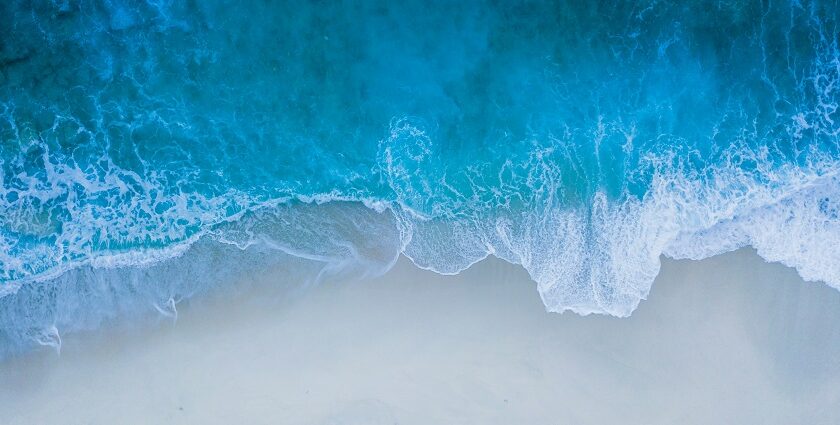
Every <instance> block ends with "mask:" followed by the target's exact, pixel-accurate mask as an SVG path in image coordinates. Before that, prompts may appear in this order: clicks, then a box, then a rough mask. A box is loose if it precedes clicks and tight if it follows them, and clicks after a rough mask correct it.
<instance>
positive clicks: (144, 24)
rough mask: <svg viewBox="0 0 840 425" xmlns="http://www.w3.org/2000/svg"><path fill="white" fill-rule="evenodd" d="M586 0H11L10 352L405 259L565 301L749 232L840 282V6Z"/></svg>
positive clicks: (803, 267) (751, 240) (605, 310)
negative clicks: (493, 260) (513, 270)
mask: <svg viewBox="0 0 840 425" xmlns="http://www.w3.org/2000/svg"><path fill="white" fill-rule="evenodd" d="M579 3H580V2H573V1H531V2H516V4H513V3H511V4H506V2H501V3H497V2H479V1H475V2H461V3H458V4H453V3H452V2H431V3H430V2H419V1H418V2H415V1H408V2H403V3H402V4H392V3H389V2H382V1H347V2H340V3H339V2H336V3H331V4H319V3H317V2H304V3H303V4H295V5H292V4H285V3H284V2H281V4H272V5H267V4H262V3H260V2H250V1H246V2H241V3H237V4H229V3H227V2H223V1H216V0H214V1H207V2H178V1H161V0H156V1H152V0H147V1H145V2H129V1H125V2H122V1H93V0H78V1H69V0H68V1H51V2H26V1H7V2H3V4H2V5H0V16H4V17H7V19H3V20H2V21H0V34H2V37H0V40H2V41H0V169H1V170H2V172H0V345H2V346H3V347H6V348H4V349H3V350H4V351H15V350H18V349H21V348H25V347H27V346H31V345H33V344H43V345H53V346H56V347H58V346H60V341H61V337H60V335H61V334H63V333H65V332H72V331H77V330H83V329H94V328H97V327H99V326H101V325H102V324H103V323H106V322H108V321H112V320H115V319H118V318H125V317H128V316H134V315H142V314H146V313H149V312H154V311H157V312H159V313H160V314H164V315H171V316H174V315H176V314H177V310H176V305H177V304H178V303H179V302H181V301H182V300H185V299H188V298H190V297H193V296H196V295H198V294H201V293H203V292H206V291H208V290H210V289H212V288H217V287H220V286H224V285H226V284H228V282H232V281H235V280H236V279H237V277H238V276H241V275H242V274H244V273H249V272H253V271H255V270H260V269H266V268H282V269H283V270H286V274H285V275H286V276H287V277H288V281H289V283H290V284H295V285H304V286H305V285H311V284H315V283H317V282H319V281H321V279H323V278H324V277H325V276H328V275H336V274H342V275H346V276H351V277H369V276H376V275H381V274H383V273H384V272H386V271H387V270H389V269H390V268H391V267H392V266H393V265H394V264H395V263H396V261H397V259H398V258H399V256H400V255H404V256H406V257H408V258H409V259H411V261H412V262H413V263H414V264H415V265H417V266H418V267H421V268H424V269H429V270H433V271H436V272H438V273H444V274H456V273H459V272H461V271H463V270H465V269H466V268H468V267H470V266H471V265H472V264H474V263H476V262H478V261H480V260H482V259H484V258H485V257H487V256H490V255H492V256H496V257H499V258H501V259H503V260H505V261H508V262H510V263H513V264H519V265H521V266H522V267H524V269H525V270H526V271H527V272H528V274H529V275H530V277H531V278H532V279H533V280H534V281H535V282H536V286H537V290H538V291H539V294H540V296H541V297H542V300H543V303H544V304H545V306H546V308H547V309H548V310H549V311H552V312H563V311H567V310H569V311H573V312H575V313H579V314H590V313H600V314H610V315H614V316H619V317H626V316H629V315H630V314H631V313H632V312H633V310H634V309H636V308H637V307H638V305H639V303H640V301H641V300H643V299H645V298H646V297H647V295H648V293H649V291H650V287H651V284H652V282H653V280H654V279H655V277H656V276H657V274H658V272H659V267H660V258H661V257H662V256H666V257H670V258H675V259H703V258H707V257H710V256H713V255H717V254H720V253H724V252H728V251H733V250H736V249H738V248H741V247H745V246H750V247H753V248H755V249H756V251H757V252H758V254H759V255H760V256H762V257H763V258H764V259H766V260H768V261H773V262H780V263H782V264H785V265H787V266H790V267H793V268H795V269H796V270H797V271H798V273H799V274H800V275H801V276H802V277H803V278H804V279H806V280H810V281H821V282H824V283H825V284H827V285H830V286H832V287H834V288H837V289H840V250H838V247H837V241H840V112H838V110H837V109H838V104H840V44H838V43H840V31H838V28H837V22H838V20H839V19H840V5H838V3H837V2H832V1H812V2H799V1H783V2H758V1H740V2H729V3H727V4H722V3H720V2H711V1H709V2H706V1H696V2H684V3H683V4H664V3H659V2H656V1H650V2H617V3H611V2H605V3H603V4H595V3H593V4H579Z"/></svg>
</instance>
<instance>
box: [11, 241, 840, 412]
mask: <svg viewBox="0 0 840 425" xmlns="http://www.w3.org/2000/svg"><path fill="white" fill-rule="evenodd" d="M264 280H267V281H272V280H273V281H280V280H282V276H266V277H264ZM272 286H273V287H274V288H276V287H277V285H251V286H248V289H247V291H243V292H242V293H240V294H237V295H235V296H232V295H231V294H225V295H224V296H222V295H217V296H215V297H212V298H205V299H204V300H203V301H199V302H193V303H192V304H191V305H189V306H182V307H181V308H180V317H179V318H178V320H177V322H176V323H175V324H172V323H170V322H162V323H161V324H160V325H157V326H146V327H145V328H144V329H134V330H127V329H123V330H115V329H111V330H105V331H101V332H98V333H96V334H94V335H79V336H71V337H67V338H65V341H64V347H63V350H62V353H61V355H60V357H59V356H58V355H56V353H55V352H49V351H46V350H45V351H42V352H40V353H35V354H29V355H26V356H24V357H22V358H18V359H13V360H11V361H7V362H5V363H3V364H0V423H2V424H9V425H11V424H168V423H173V424H365V425H377V424H394V423H399V424H424V425H428V424H511V425H519V424H590V423H591V424H691V423H699V424H809V425H814V424H838V423H840V292H838V291H835V290H833V289H830V288H828V287H826V286H825V285H823V284H817V283H804V282H802V281H801V279H799V278H798V277H797V275H796V274H795V272H793V271H792V270H790V269H786V268H784V267H782V266H780V265H776V264H765V263H764V262H763V261H762V260H761V259H760V258H758V257H757V256H756V255H755V254H754V253H752V252H751V251H746V250H742V251H739V252H737V253H733V254H727V255H724V256H720V257H716V258H712V259H708V260H705V261H702V262H691V261H669V260H666V261H665V262H664V264H663V267H662V272H661V274H660V276H659V278H658V280H657V281H656V283H655V284H654V287H653V291H652V292H651V295H650V298H649V300H648V301H645V302H643V303H642V305H641V306H640V308H639V309H638V310H637V311H636V312H635V313H634V314H633V316H632V317H631V318H629V319H614V318H608V317H600V316H589V317H579V316H575V315H573V314H564V315H557V314H548V313H545V311H544V309H543V306H542V304H541V303H540V300H539V298H538V295H537V293H536V291H535V288H534V284H533V283H532V282H531V281H530V280H528V277H527V275H526V274H525V272H524V271H523V270H522V269H521V268H518V267H514V266H510V265H508V264H505V263H502V262H501V261H498V260H493V259H491V260H485V261H483V262H481V263H479V264H477V265H476V266H474V267H473V268H471V269H470V270H468V271H466V272H464V273H462V274H460V275H458V276H439V275H436V274H434V273H431V272H426V271H420V270H417V269H416V268H414V266H412V265H411V264H410V263H409V262H408V261H405V260H401V261H400V263H399V264H398V265H397V267H396V268H395V269H394V270H392V271H391V272H389V273H388V274H387V275H386V276H384V277H382V278H379V279H375V280H374V281H370V282H362V283H351V284H328V285H322V286H319V287H317V288H312V289H310V290H309V291H307V292H306V293H305V294H304V295H302V296H299V297H297V298H296V299H294V300H291V301H290V300H286V301H279V300H278V299H279V297H280V296H279V293H280V292H281V291H278V290H276V289H271V287H272ZM223 299H228V300H229V301H226V302H223V301H222V300H223Z"/></svg>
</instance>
